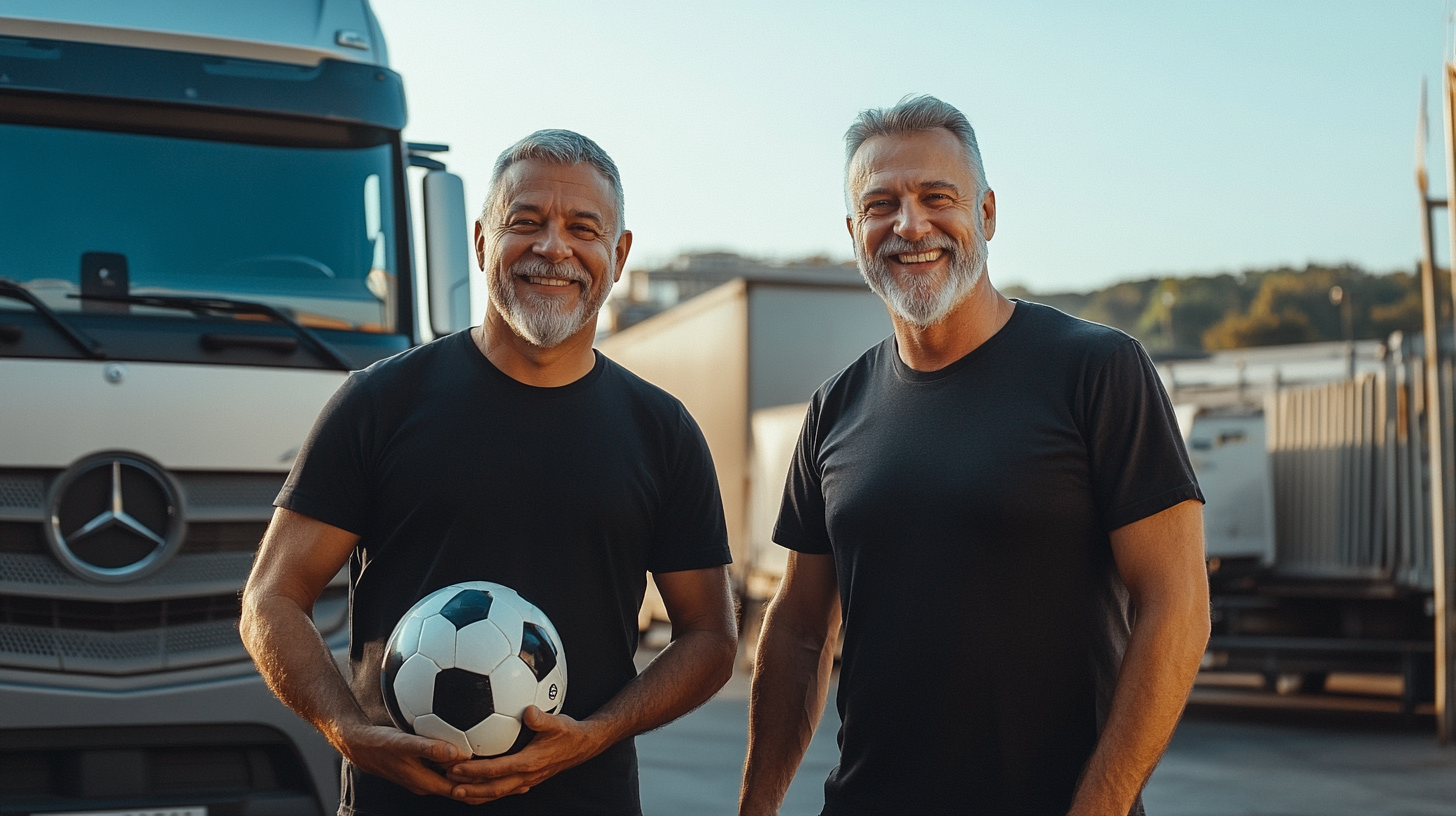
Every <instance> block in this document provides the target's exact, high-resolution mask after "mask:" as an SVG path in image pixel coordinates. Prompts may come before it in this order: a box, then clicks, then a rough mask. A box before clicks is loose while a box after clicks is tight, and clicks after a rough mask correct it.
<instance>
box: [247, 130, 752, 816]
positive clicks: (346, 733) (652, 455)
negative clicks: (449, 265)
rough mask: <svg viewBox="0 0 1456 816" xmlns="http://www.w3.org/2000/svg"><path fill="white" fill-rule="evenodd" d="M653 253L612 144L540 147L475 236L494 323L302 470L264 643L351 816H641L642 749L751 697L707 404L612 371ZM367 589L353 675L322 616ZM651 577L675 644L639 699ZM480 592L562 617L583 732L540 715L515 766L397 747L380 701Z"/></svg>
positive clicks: (363, 417) (268, 573) (462, 335)
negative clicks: (431, 628)
mask: <svg viewBox="0 0 1456 816" xmlns="http://www.w3.org/2000/svg"><path fill="white" fill-rule="evenodd" d="M631 246H632V233H630V232H628V231H626V230H625V229H624V228H623V202H622V186H621V180H620V178H619V177H618V173H617V168H616V165H615V164H614V163H613V162H612V160H611V158H610V157H608V156H607V154H606V153H605V152H603V151H602V149H601V148H600V147H598V146H597V144H596V143H595V142H593V141H592V140H590V139H587V138H586V137H584V136H581V135H579V134H576V133H572V132H570V131H564V130H544V131H539V132H537V133H533V134H531V135H530V136H528V137H526V138H525V139H523V140H521V141H520V142H518V143H517V144H515V145H514V146H512V147H511V148H509V149H507V150H506V151H505V152H504V153H502V154H501V156H500V158H499V160H498V161H497V162H496V165H495V171H494V173H493V174H492V176H491V181H490V188H489V190H488V192H487V194H486V201H485V206H484V208H483V209H482V211H481V215H480V219H479V221H478V222H477V224H476V228H475V249H476V256H477V259H478V260H479V262H480V266H481V269H482V270H483V271H484V273H485V276H486V279H487V282H488V284H489V292H490V305H489V307H488V308H487V309H486V314H485V320H484V322H483V323H482V324H481V325H480V326H477V327H475V328H473V329H471V330H469V331H462V332H459V333H457V334H453V335H450V336H448V337H443V338H441V339H439V340H436V341H435V342H433V343H429V344H426V345H423V346H420V347H418V348H415V349H412V350H410V351H408V352H405V353H403V354H400V355H397V356H395V357H392V358H390V359H388V360H384V361H382V362H379V363H376V364H375V365H373V366H370V367H369V368H367V369H365V370H364V371H359V372H356V373H354V374H353V375H352V376H350V377H349V379H348V380H347V381H346V382H345V383H344V385H343V386H342V387H341V388H340V389H339V391H338V393H337V394H335V395H334V398H333V399H332V400H331V401H330V402H329V404H328V406H326V407H325V408H324V411H323V413H322V414H320V416H319V419H318V422H317V423H316V424H315V426H314V429H313V431H312V433H311V434H310V436H309V439H308V442H307V443H306V444H305V445H304V447H303V450H302V452H301V453H300V454H299V456H298V459H297V462H296V463H295V465H294V467H293V472H292V473H291V474H290V475H289V477H288V481H287V483H286V484H285V486H284V488H283V491H282V493H280V494H279V496H278V499H277V501H276V504H277V505H278V510H277V512H276V513H275V515H274V518H273V523H272V524H271V525H270V526H269V529H268V533H267V535H266V537H265V538H264V540H263V544H262V546H261V548H260V550H259V554H258V558H257V562H256V564H255V566H254V569H253V574H252V576H251V577H250V578H249V580H248V585H247V587H246V589H245V591H244V597H243V618H242V622H241V624H240V628H241V631H242V635H243V639H244V642H245V643H246V644H247V645H248V648H249V650H250V651H251V653H252V654H253V656H254V658H255V660H256V662H257V665H258V668H259V670H260V671H261V672H262V673H263V676H264V677H265V678H266V679H267V680H268V682H269V684H270V686H271V687H272V688H273V690H274V692H275V693H277V695H278V696H279V697H280V698H281V699H282V700H283V701H284V702H285V703H286V704H288V705H289V706H291V707H292V708H293V709H294V710H295V711H297V712H298V713H299V714H300V715H301V716H303V717H305V718H306V719H308V720H309V721H311V722H312V723H314V725H316V726H317V727H318V728H319V730H320V731H322V732H323V733H324V735H325V736H327V737H328V738H329V740H330V741H331V742H332V743H333V744H334V746H335V747H337V748H338V749H339V751H340V753H342V754H343V756H344V774H343V791H342V799H343V804H342V805H341V808H340V812H341V813H343V814H350V815H353V814H359V815H361V816H362V815H363V814H399V813H409V814H430V813H449V814H454V813H526V814H558V813H584V814H585V813H590V814H640V813H641V805H640V802H639V797H638V791H637V755H636V752H635V749H634V748H633V745H632V736H633V735H635V734H638V733H641V732H643V731H646V730H648V729H651V728H656V727H657V726H660V725H662V724H664V723H666V722H669V721H671V720H672V719H674V718H676V717H678V716H680V715H682V714H684V713H686V712H687V711H689V710H691V709H692V708H694V707H696V706H697V705H699V704H701V703H702V702H703V701H704V700H706V699H707V698H708V697H710V696H711V695H712V694H713V692H715V691H717V690H718V688H720V687H721V686H722V685H723V683H724V682H726V681H727V679H728V676H729V674H730V673H731V672H732V666H733V658H734V654H735V652H736V649H737V632H736V626H735V621H734V616H733V604H732V598H731V596H730V594H729V590H728V575H727V570H726V567H725V565H726V564H727V563H728V561H729V556H728V540H727V532H726V529H725V525H724V519H723V509H722V503H721V501H720V499H719V494H718V484H717V479H716V476H715V474H714V470H713V463H712V460H711V459H710V457H709V455H708V449H707V444H706V443H705V442H704V440H703V436H702V434H701V433H700V432H699V431H698V427H697V425H696V424H695V423H694V422H693V419H692V417H690V416H689V415H688V413H687V411H686V410H684V409H683V406H682V404H681V403H679V402H678V401H677V400H675V399H673V398H672V397H671V396H669V395H668V394H666V393H665V392H663V391H662V390H660V389H658V388H656V387H654V386H652V385H649V384H648V383H646V382H644V381H643V380H641V379H639V378H637V377H635V376H633V375H632V374H631V373H630V372H628V371H626V370H625V369H623V368H622V367H620V366H618V365H616V364H615V363H613V362H611V361H610V360H608V359H606V358H605V357H603V356H602V355H601V354H599V353H597V352H595V351H594V349H593V348H592V340H593V337H594V335H595V333H596V318H597V310H598V309H600V308H601V305H602V302H603V301H604V300H606V297H607V293H608V292H610V291H611V287H612V283H613V282H614V281H615V280H616V279H617V278H618V277H619V276H620V275H621V273H622V268H623V265H624V264H625V263H626V258H627V252H628V250H629V249H630V248H631ZM345 564H347V565H348V568H349V590H350V599H349V600H350V603H349V614H350V643H349V670H348V672H346V673H341V672H340V671H339V669H338V668H337V667H336V666H335V665H334V662H333V660H332V659H331V657H330V654H329V651H328V649H327V647H326V646H325V645H324V643H323V641H322V640H321V639H320V637H319V635H318V632H317V630H316V629H315V628H314V627H313V624H312V621H311V620H310V618H309V611H310V610H311V609H312V606H313V603H314V600H315V599H316V598H317V597H318V595H319V592H320V591H321V590H323V588H324V586H325V585H326V584H328V583H329V580H330V579H331V578H332V577H333V576H334V575H335V573H337V572H338V571H339V569H340V568H341V567H343V566H344V565H345ZM649 571H650V572H652V573H653V574H654V576H655V579H656V583H657V587H658V589H659V590H660V591H661V594H662V599H663V602H664V604H665V606H666V607H667V611H668V614H669V615H670V616H671V618H672V633H673V640H672V642H671V644H669V645H668V647H667V648H666V649H665V650H663V652H662V653H661V654H660V655H659V656H658V657H657V658H656V659H655V660H653V661H652V663H651V665H649V666H648V667H647V669H646V670H645V671H643V672H642V674H641V675H640V676H639V675H638V674H637V671H636V669H635V667H634V665H633V662H632V657H633V653H634V652H635V650H636V646H637V610H638V607H639V606H640V605H641V603H642V597H643V592H644V590H645V588H646V574H647V572H649ZM477 580H483V581H495V582H497V583H501V584H505V585H506V586H509V587H512V588H514V589H515V590H517V591H518V592H519V593H520V594H521V595H522V596H523V597H525V598H526V599H527V600H529V601H531V602H532V603H533V604H535V605H536V606H538V607H540V608H541V609H542V610H543V611H545V612H546V614H547V615H548V616H549V617H550V618H551V620H552V622H553V623H554V624H555V626H556V628H557V630H558V631H559V632H560V635H561V640H562V645H563V648H564V650H565V653H566V655H567V656H568V658H567V659H568V662H569V664H570V666H571V678H570V685H569V687H568V689H567V694H566V697H565V701H564V703H563V704H562V710H561V711H560V712H559V713H552V714H548V713H545V712H542V711H541V710H540V709H538V708H536V707H535V706H530V707H528V708H526V709H525V711H524V712H523V720H524V722H525V724H526V726H527V728H528V729H530V731H532V732H534V736H533V738H532V739H531V741H530V742H529V743H528V744H526V745H525V747H524V748H523V749H522V750H521V751H520V752H519V753H516V754H513V755H508V756H502V757H499V758H493V759H482V758H472V757H468V756H463V755H462V754H461V753H460V752H459V750H458V749H457V748H456V747H455V746H454V744H452V743H450V742H445V741H440V740H435V739H427V738H425V737H424V736H416V735H411V734H405V733H402V732H401V731H399V730H397V729H395V728H394V727H393V726H392V725H391V723H390V718H389V714H388V711H387V709H386V707H385V704H384V700H383V697H382V694H381V690H380V679H379V675H380V664H381V659H382V656H383V649H384V644H385V641H386V640H387V639H388V638H389V636H390V633H391V632H392V631H393V629H394V627H395V625H396V623H397V622H398V621H399V620H400V618H401V616H403V615H404V614H405V612H407V611H408V610H409V609H410V607H411V606H413V605H414V603H415V602H416V601H418V600H419V599H421V598H423V597H424V596H425V595H428V594H430V593H431V592H433V591H435V590H436V589H439V588H441V587H445V586H448V585H450V584H455V583H460V582H463V581H477ZM512 713H514V712H512ZM432 794H433V795H432Z"/></svg>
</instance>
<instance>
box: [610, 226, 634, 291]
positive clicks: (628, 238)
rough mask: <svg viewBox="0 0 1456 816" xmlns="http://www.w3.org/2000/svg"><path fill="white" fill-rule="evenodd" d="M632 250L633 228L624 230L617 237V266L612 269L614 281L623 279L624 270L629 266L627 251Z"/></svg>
mask: <svg viewBox="0 0 1456 816" xmlns="http://www.w3.org/2000/svg"><path fill="white" fill-rule="evenodd" d="M631 251H632V230H622V234H621V235H620V236H619V237H618V238H617V268H616V269H614V270H612V283H616V282H617V281H620V280H621V279H622V270H623V269H625V268H626V267H627V253H628V252H631Z"/></svg>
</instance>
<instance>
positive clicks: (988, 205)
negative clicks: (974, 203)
mask: <svg viewBox="0 0 1456 816" xmlns="http://www.w3.org/2000/svg"><path fill="white" fill-rule="evenodd" d="M981 221H982V223H983V224H985V233H986V240H987V241H989V240H991V236H993V235H995V234H996V191H995V190H987V191H986V194H985V195H984V196H982V197H981Z"/></svg>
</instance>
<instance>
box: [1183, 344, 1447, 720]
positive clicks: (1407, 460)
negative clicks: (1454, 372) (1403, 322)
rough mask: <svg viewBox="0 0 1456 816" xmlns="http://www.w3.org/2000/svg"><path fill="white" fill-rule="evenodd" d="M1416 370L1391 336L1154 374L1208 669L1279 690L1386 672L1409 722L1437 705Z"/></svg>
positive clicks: (1268, 351) (1237, 355)
mask: <svg viewBox="0 0 1456 816" xmlns="http://www.w3.org/2000/svg"><path fill="white" fill-rule="evenodd" d="M1446 339H1447V341H1448V342H1447V344H1445V345H1446V346H1449V337H1448V338H1446ZM1442 353H1443V356H1448V355H1449V353H1450V348H1449V347H1443V349H1442ZM1424 363H1425V359H1424V344H1423V342H1422V338H1421V337H1419V336H1415V337H1412V336H1408V335H1406V334H1405V333H1403V332H1395V333H1394V334H1393V335H1392V336H1391V337H1389V338H1388V339H1387V340H1386V341H1384V342H1379V341H1369V340H1365V341H1359V342H1358V343H1311V344H1303V345H1295V346H1279V347H1268V348H1252V349H1238V350H1235V351H1228V352H1219V353H1217V354H1216V355H1213V357H1212V358H1211V359H1209V360H1206V361H1202V362H1200V363H1198V364H1192V365H1190V364H1188V363H1183V364H1180V365H1179V369H1181V370H1180V371H1179V372H1178V374H1177V375H1176V380H1174V378H1173V377H1169V376H1168V375H1167V373H1166V371H1167V368H1168V366H1166V365H1165V366H1164V370H1165V378H1166V379H1170V380H1174V382H1173V383H1172V385H1173V387H1172V388H1170V391H1172V392H1173V393H1174V394H1175V395H1176V398H1177V399H1179V400H1180V403H1179V405H1178V408H1179V420H1180V424H1181V425H1182V426H1183V430H1184V435H1185V440H1186V442H1187V446H1188V454H1189V458H1190V460H1191V461H1192V464H1193V467H1194V471H1195V472H1196V473H1197V475H1198V479H1199V483H1200V485H1201V487H1202V488H1203V492H1204V496H1205V497H1206V499H1207V504H1206V506H1205V507H1204V527H1205V530H1204V538H1205V544H1206V553H1207V556H1208V560H1207V564H1208V574H1209V583H1210V589H1211V601H1212V610H1211V611H1212V616H1213V619H1212V624H1213V626H1212V636H1211V638H1210V640H1209V646H1208V651H1207V653H1206V654H1205V656H1204V662H1203V668H1204V669H1205V671H1208V672H1239V673H1254V674H1259V675H1262V676H1263V682H1264V685H1265V687H1266V688H1268V689H1270V690H1273V691H1278V692H1281V693H1286V694H1287V693H1293V692H1304V693H1320V692H1323V691H1325V689H1326V683H1327V681H1328V679H1329V676H1330V675H1331V674H1332V673H1335V672H1354V673H1367V674H1369V673H1373V674H1386V675H1399V676H1400V677H1401V684H1400V687H1401V710H1402V711H1404V712H1405V713H1406V714H1413V713H1415V712H1416V711H1417V710H1418V707H1420V706H1422V705H1423V704H1425V703H1430V702H1432V701H1433V700H1434V693H1435V686H1434V683H1435V663H1434V642H1435V641H1434V637H1433V631H1434V627H1433V617H1434V614H1435V603H1434V596H1433V590H1434V570H1433V564H1432V546H1431V525H1430V523H1429V522H1430V512H1431V510H1430V496H1431V490H1430V453H1429V452H1430V450H1431V439H1430V434H1431V425H1432V419H1431V416H1432V411H1431V405H1430V403H1429V402H1428V401H1427V400H1426V399H1425V395H1426V394H1427V389H1426V387H1425V385H1426V384H1425V382H1424V379H1423V378H1424V376H1425V371H1426V367H1425V364H1424ZM1189 369H1198V370H1194V371H1191V372H1190V371H1189ZM1249 369H1252V370H1262V371H1260V373H1259V374H1256V375H1255V376H1254V377H1253V378H1252V379H1253V380H1254V381H1255V382H1256V383H1263V384H1262V385H1257V386H1256V385H1250V384H1245V382H1243V379H1244V377H1245V375H1246V373H1247V370H1249ZM1220 370H1222V372H1223V373H1224V374H1225V375H1227V374H1228V373H1229V372H1231V371H1236V372H1237V373H1236V374H1235V378H1236V379H1237V381H1236V382H1230V381H1229V380H1230V379H1234V378H1230V377H1228V376H1224V377H1222V378H1220V377H1219V376H1218V375H1219V373H1220ZM1271 370H1272V371H1273V372H1275V373H1274V375H1273V376H1272V377H1270V376H1268V374H1269V373H1270V372H1271ZM1441 379H1442V386H1443V387H1444V388H1447V389H1449V387H1450V375H1449V370H1448V371H1447V373H1445V374H1443V375H1442V378H1441ZM1189 380H1196V381H1198V382H1197V383H1196V384H1194V385H1190V384H1189V382H1188V381H1189ZM1220 380H1222V381H1220ZM1180 382H1181V384H1180ZM1445 421H1446V422H1447V423H1448V424H1449V421H1450V420H1449V414H1448V415H1447V417H1446V419H1445Z"/></svg>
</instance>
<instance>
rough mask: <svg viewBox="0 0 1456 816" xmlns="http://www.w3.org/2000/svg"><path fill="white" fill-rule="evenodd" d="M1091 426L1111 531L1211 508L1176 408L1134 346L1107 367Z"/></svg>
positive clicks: (1089, 409) (1097, 386) (1099, 493)
mask: <svg viewBox="0 0 1456 816" xmlns="http://www.w3.org/2000/svg"><path fill="white" fill-rule="evenodd" d="M1083 423H1084V424H1083V427H1084V428H1085V429H1086V437H1087V452H1088V458H1089V461H1090V464H1091V471H1092V485H1093V493H1094V496H1095V498H1096V501H1097V508H1098V511H1099V513H1100V514H1101V517H1102V524H1103V527H1104V529H1106V530H1108V531H1111V530H1115V529H1117V528H1119V527H1123V526H1125V525H1128V524H1131V523H1133V522H1135V521H1140V520H1142V519H1145V518H1147V517H1149V516H1152V515H1155V514H1157V513H1160V512H1162V511H1164V510H1167V509H1168V508H1170V507H1172V506H1173V505H1175V504H1179V503H1181V502H1185V501H1188V500H1190V499H1195V500H1197V501H1203V493H1202V492H1201V491H1200V490H1199V489H1198V480H1197V478H1196V477H1195V476H1194V475H1193V466H1192V464H1190V463H1189V461H1188V450H1187V448H1186V447H1185V446H1184V444H1183V436H1182V434H1181V433H1180V432H1179V430H1178V420H1177V416H1176V415H1175V414H1174V413H1173V405H1172V403H1171V402H1169V400H1168V395H1167V392H1165V391H1164V390H1163V382H1162V380H1161V379H1159V378H1158V372H1157V369H1156V368H1154V366H1153V362H1152V360H1150V359H1148V355H1147V353H1146V352H1145V351H1143V347H1142V346H1141V345H1140V344H1139V343H1138V342H1137V341H1136V340H1128V341H1126V342H1124V343H1123V344H1122V345H1121V346H1119V347H1118V348H1117V350H1116V351H1114V352H1113V353H1112V355H1111V356H1109V357H1108V358H1107V360H1106V361H1105V362H1104V363H1103V364H1102V366H1101V369H1100V370H1099V371H1098V372H1097V374H1096V376H1095V378H1094V379H1093V382H1092V387H1091V389H1090V392H1089V393H1088V398H1087V401H1086V407H1085V414H1084V420H1083Z"/></svg>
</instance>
